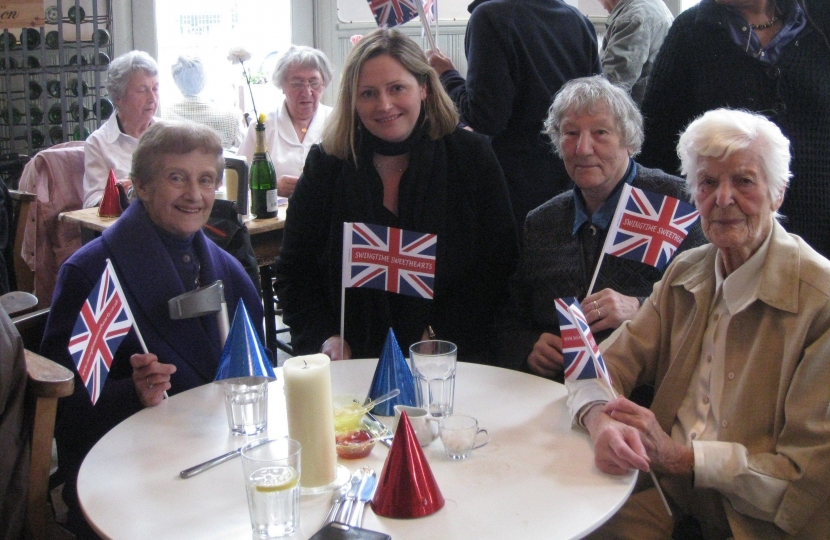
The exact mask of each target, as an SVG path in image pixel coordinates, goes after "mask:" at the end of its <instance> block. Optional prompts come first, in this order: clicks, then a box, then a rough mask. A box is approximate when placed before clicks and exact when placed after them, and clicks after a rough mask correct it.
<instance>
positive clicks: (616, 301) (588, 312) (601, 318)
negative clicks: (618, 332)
mask: <svg viewBox="0 0 830 540" xmlns="http://www.w3.org/2000/svg"><path fill="white" fill-rule="evenodd" d="M581 307H582V313H584V314H585V320H587V321H588V324H589V325H591V332H594V333H596V332H601V331H602V330H606V329H608V328H617V327H618V326H619V325H621V324H622V323H624V322H625V321H628V320H630V319H632V318H633V317H634V315H635V314H636V313H637V310H638V309H640V301H639V300H638V299H637V298H635V297H633V296H624V295H622V294H620V293H618V292H617V291H613V290H611V289H603V290H601V291H599V292H596V293H594V294H592V295H590V296H586V297H585V300H583V301H582V304H581Z"/></svg>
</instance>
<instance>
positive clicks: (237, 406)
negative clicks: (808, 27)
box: [222, 377, 268, 435]
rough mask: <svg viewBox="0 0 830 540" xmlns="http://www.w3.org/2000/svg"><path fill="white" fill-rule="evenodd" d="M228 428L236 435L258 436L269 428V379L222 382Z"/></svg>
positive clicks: (240, 379)
mask: <svg viewBox="0 0 830 540" xmlns="http://www.w3.org/2000/svg"><path fill="white" fill-rule="evenodd" d="M222 386H223V388H224V391H225V410H226V411H227V413H228V427H229V428H230V430H231V432H233V434H234V435H256V434H257V433H262V432H263V431H265V429H266V428H267V427H268V379H267V378H265V377H236V378H234V379H226V380H225V381H222Z"/></svg>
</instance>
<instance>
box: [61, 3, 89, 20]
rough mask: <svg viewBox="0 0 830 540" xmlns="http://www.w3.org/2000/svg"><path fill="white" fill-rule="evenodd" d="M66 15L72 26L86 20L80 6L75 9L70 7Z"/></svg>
mask: <svg viewBox="0 0 830 540" xmlns="http://www.w3.org/2000/svg"><path fill="white" fill-rule="evenodd" d="M66 14H67V15H68V16H69V22H71V23H72V24H75V23H77V22H84V19H86V11H84V8H82V7H81V6H78V7H77V9H76V8H75V6H71V7H70V8H69V11H67V13H66Z"/></svg>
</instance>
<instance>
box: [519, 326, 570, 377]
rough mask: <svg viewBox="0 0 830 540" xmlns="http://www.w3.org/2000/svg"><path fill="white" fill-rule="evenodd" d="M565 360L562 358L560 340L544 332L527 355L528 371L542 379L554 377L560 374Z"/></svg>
mask: <svg viewBox="0 0 830 540" xmlns="http://www.w3.org/2000/svg"><path fill="white" fill-rule="evenodd" d="M564 364H565V360H564V358H563V357H562V338H560V337H559V336H557V335H554V334H549V333H547V332H545V333H544V334H542V335H541V336H539V339H538V340H537V341H536V343H535V344H534V345H533V350H532V351H530V354H529V355H527V366H528V367H529V368H530V371H532V372H533V373H535V374H537V375H541V376H542V377H548V378H551V377H555V376H556V375H558V374H559V373H562V369H563V366H564Z"/></svg>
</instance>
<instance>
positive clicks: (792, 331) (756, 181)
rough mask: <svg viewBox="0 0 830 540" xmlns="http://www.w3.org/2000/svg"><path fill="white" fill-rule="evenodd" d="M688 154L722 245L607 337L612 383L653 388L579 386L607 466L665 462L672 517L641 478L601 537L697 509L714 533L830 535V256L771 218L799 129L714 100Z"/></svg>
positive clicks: (639, 533)
mask: <svg viewBox="0 0 830 540" xmlns="http://www.w3.org/2000/svg"><path fill="white" fill-rule="evenodd" d="M679 154H680V155H681V160H682V164H683V173H684V174H685V175H686V177H687V182H688V184H689V187H690V190H691V192H692V193H693V194H694V199H695V203H696V205H697V207H698V209H699V210H700V213H701V220H702V226H703V231H704V234H705V235H706V237H707V238H708V240H709V241H710V242H711V244H710V245H707V246H703V247H700V248H697V249H694V250H691V251H689V252H686V253H684V254H682V255H681V256H680V257H678V258H677V260H676V261H675V262H674V263H673V264H672V265H671V266H670V267H669V269H668V270H667V272H666V274H665V276H664V277H663V279H662V280H661V281H660V282H659V283H658V284H657V285H656V286H655V288H654V292H653V293H652V295H651V297H650V298H649V299H648V300H647V301H646V302H645V303H644V304H643V306H642V308H641V310H640V311H639V312H638V313H637V315H636V316H635V317H634V318H633V319H632V320H631V321H630V322H628V323H624V324H623V325H622V326H621V327H620V328H619V329H618V330H617V331H616V332H615V333H614V334H613V335H612V336H611V337H610V338H609V339H608V340H607V341H606V342H605V343H603V347H604V356H605V360H606V362H607V365H608V368H609V372H610V374H611V380H612V381H613V382H614V385H615V387H616V389H617V390H618V391H619V392H620V393H622V394H627V393H628V392H630V391H631V389H632V388H634V386H636V385H638V384H643V383H653V384H654V385H655V387H656V393H655V397H654V402H653V403H652V406H651V408H650V409H645V408H642V407H639V406H637V405H635V404H633V403H631V402H630V401H628V400H627V399H625V398H616V399H615V398H614V397H613V396H610V395H608V391H607V390H605V389H604V388H603V386H601V385H599V384H596V383H595V382H594V381H579V382H576V383H569V385H568V386H569V394H570V396H569V405H570V407H571V411H572V413H573V415H574V419H575V421H576V422H577V423H579V424H581V425H584V426H585V427H587V429H588V431H589V433H590V435H591V438H592V441H593V443H594V449H595V452H596V464H597V466H598V467H599V468H600V469H601V470H603V471H605V472H607V473H610V474H623V473H625V472H627V471H629V470H632V469H638V470H640V471H649V470H652V471H654V472H655V473H656V474H657V477H658V478H659V479H660V482H661V484H662V485H663V487H664V489H665V491H666V494H667V496H668V498H669V502H670V504H671V505H672V507H673V510H674V516H673V517H670V516H669V515H668V514H667V513H666V512H665V510H663V509H662V504H661V502H660V499H659V497H658V494H657V491H656V489H655V488H654V486H653V485H651V484H650V482H649V483H646V482H643V484H642V485H641V486H639V489H638V490H637V491H636V492H635V494H634V495H632V497H631V498H630V499H629V501H628V502H627V503H626V504H625V505H624V506H623V508H622V509H621V510H620V512H618V513H617V514H616V515H615V516H614V517H612V519H611V520H610V521H609V522H608V523H606V524H605V526H604V527H602V528H601V529H600V530H599V531H597V533H595V537H596V538H637V539H645V540H648V539H652V538H653V539H658V538H670V537H671V535H672V529H673V527H674V524H675V520H676V519H678V518H681V517H685V516H693V517H694V518H696V519H697V520H698V522H699V523H700V525H701V528H702V531H703V534H704V537H705V538H729V537H734V538H735V539H736V540H740V539H750V538H765V539H769V538H805V539H807V538H826V537H827V536H826V535H827V530H828V527H830V511H829V510H830V501H829V500H828V496H829V495H828V494H830V421H828V419H829V418H828V414H830V413H828V402H830V384H828V381H830V262H828V261H827V259H825V258H824V257H822V256H821V255H819V254H818V253H817V252H816V251H814V250H813V249H812V248H811V247H810V246H808V245H807V244H806V243H805V242H804V241H803V240H802V239H801V238H799V237H798V236H795V235H791V234H788V233H787V232H786V231H785V230H784V228H783V227H782V226H781V224H779V223H778V221H777V220H776V217H777V216H778V214H777V210H778V208H779V207H780V206H781V203H782V201H783V199H784V192H785V190H786V186H787V183H788V181H789V177H790V173H789V161H790V154H789V142H788V141H787V139H786V138H785V137H784V136H783V134H781V131H780V130H779V129H778V128H777V127H776V126H775V125H774V124H772V123H771V122H770V121H769V120H767V119H765V118H764V117H762V116H760V115H754V114H750V113H746V112H742V111H730V110H725V109H718V110H715V111H710V112H708V113H706V114H704V115H703V116H702V117H700V118H699V119H697V120H695V121H694V122H693V123H692V124H690V126H689V127H688V128H687V129H686V131H685V133H684V134H683V135H682V137H681V138H680V144H679ZM645 477H646V478H647V475H646V476H645ZM641 478H642V476H641Z"/></svg>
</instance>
